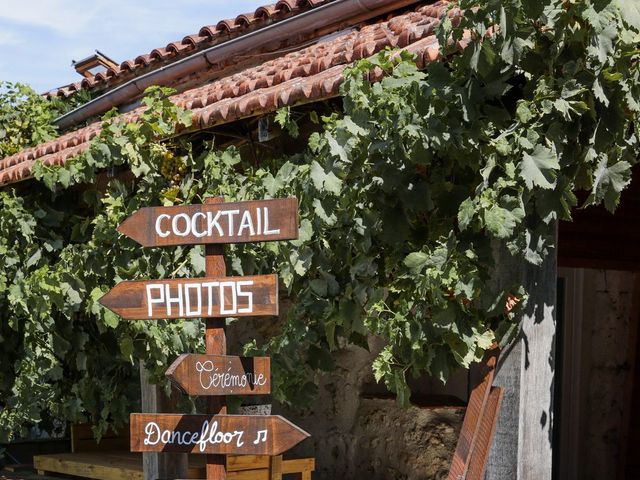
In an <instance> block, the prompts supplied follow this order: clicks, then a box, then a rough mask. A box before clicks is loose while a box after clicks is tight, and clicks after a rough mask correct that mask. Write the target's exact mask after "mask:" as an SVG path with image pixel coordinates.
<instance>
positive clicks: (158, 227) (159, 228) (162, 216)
mask: <svg viewBox="0 0 640 480" xmlns="http://www.w3.org/2000/svg"><path fill="white" fill-rule="evenodd" d="M165 218H171V216H170V215H167V214H166V213H162V214H160V215H158V218H156V233H157V234H158V236H159V237H162V238H166V237H168V236H169V234H170V233H171V232H170V231H169V230H165V231H162V226H161V225H160V224H161V223H162V220H163V219H165Z"/></svg>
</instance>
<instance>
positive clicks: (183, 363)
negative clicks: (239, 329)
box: [165, 353, 271, 395]
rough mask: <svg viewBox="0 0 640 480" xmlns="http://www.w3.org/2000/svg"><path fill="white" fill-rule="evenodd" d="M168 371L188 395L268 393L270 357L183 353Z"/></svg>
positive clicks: (269, 390)
mask: <svg viewBox="0 0 640 480" xmlns="http://www.w3.org/2000/svg"><path fill="white" fill-rule="evenodd" d="M165 375H166V376H167V377H169V379H170V380H171V381H172V382H173V383H174V384H175V385H177V386H178V387H179V388H180V389H181V390H182V391H184V392H185V393H187V394H188V395H268V394H269V393H271V362H270V359H269V357H234V356H228V355H193V354H189V353H186V354H183V355H180V356H179V357H178V358H176V360H175V362H173V364H172V365H171V366H170V367H169V369H168V370H167V371H166V373H165Z"/></svg>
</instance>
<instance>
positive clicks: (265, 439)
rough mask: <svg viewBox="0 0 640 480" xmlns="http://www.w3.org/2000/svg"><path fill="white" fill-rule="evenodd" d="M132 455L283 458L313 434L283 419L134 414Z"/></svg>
mask: <svg viewBox="0 0 640 480" xmlns="http://www.w3.org/2000/svg"><path fill="white" fill-rule="evenodd" d="M130 424H131V451H132V452H187V453H201V454H221V455H229V454H232V455H280V454H282V453H283V452H285V451H286V450H288V449H290V448H292V447H293V446H295V445H297V444H298V443H300V442H301V441H302V440H304V439H305V438H307V437H309V434H308V433H307V432H305V431H304V430H302V429H301V428H299V427H296V426H295V425H294V424H292V423H291V422H289V421H288V420H286V419H284V418H283V417H281V416H279V415H265V416H251V415H176V414H165V415H162V414H143V413H132V414H131V416H130Z"/></svg>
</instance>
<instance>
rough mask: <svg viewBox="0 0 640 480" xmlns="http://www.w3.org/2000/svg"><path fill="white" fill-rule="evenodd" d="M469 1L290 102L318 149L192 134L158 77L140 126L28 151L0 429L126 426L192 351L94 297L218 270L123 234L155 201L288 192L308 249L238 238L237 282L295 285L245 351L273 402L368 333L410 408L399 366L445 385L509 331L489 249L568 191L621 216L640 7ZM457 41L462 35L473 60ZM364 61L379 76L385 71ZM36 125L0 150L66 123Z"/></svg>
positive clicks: (1, 299) (8, 292)
mask: <svg viewBox="0 0 640 480" xmlns="http://www.w3.org/2000/svg"><path fill="white" fill-rule="evenodd" d="M458 6H459V7H460V8H461V9H463V10H464V11H465V16H464V17H463V18H462V19H461V21H460V23H459V24H456V25H453V24H452V23H451V22H450V20H448V19H445V20H444V21H443V22H442V24H441V25H440V26H439V27H438V29H437V32H436V33H437V35H438V38H439V40H440V44H441V45H442V46H443V47H442V50H441V54H442V59H441V60H440V61H437V62H433V63H430V64H427V65H426V66H425V67H424V68H422V69H418V68H417V67H416V65H415V63H414V59H413V58H412V57H411V56H410V55H408V54H406V53H399V54H398V53H395V52H383V53H381V54H380V55H377V56H376V57H374V58H371V59H368V60H364V61H360V62H358V63H357V64H356V65H355V66H353V67H352V68H351V69H350V70H349V71H348V72H347V73H346V79H345V82H344V84H343V86H342V97H343V109H342V111H341V112H337V113H333V114H327V115H325V116H322V117H321V118H319V116H318V115H317V114H315V113H314V114H310V115H308V116H307V117H305V120H303V121H302V122H300V121H298V122H295V121H294V120H292V119H293V118H297V117H296V116H295V115H292V113H293V111H292V110H289V109H286V110H282V111H281V112H279V113H278V115H277V116H276V120H277V121H279V122H280V123H281V126H282V135H290V136H292V137H296V136H299V135H300V136H302V137H303V138H304V139H305V140H306V141H307V144H308V146H307V147H306V148H304V149H302V150H301V151H300V152H299V153H298V154H296V155H284V154H279V153H275V154H274V153H271V154H267V153H265V154H264V155H263V156H262V157H261V158H260V162H259V163H258V164H256V163H255V162H253V161H252V160H250V159H246V158H243V156H242V155H241V154H240V152H239V150H238V149H237V148H234V147H230V148H226V149H218V148H217V147H216V143H215V138H212V137H211V136H207V134H206V133H202V134H200V135H199V136H198V137H197V139H196V138H195V137H187V136H185V135H182V136H180V135H178V133H179V132H180V131H183V130H184V129H185V128H188V127H189V126H190V122H191V115H190V113H189V112H188V111H183V110H181V109H179V108H177V107H176V106H175V105H173V104H172V103H171V101H170V97H169V96H168V92H167V91H166V90H164V89H159V88H154V89H151V90H150V91H148V92H147V97H146V98H145V103H146V105H147V110H146V111H145V113H144V115H143V116H142V118H141V119H140V120H139V121H138V122H136V123H128V124H125V123H121V122H119V121H118V119H117V115H116V114H115V113H113V112H112V113H110V114H108V115H107V116H106V117H105V119H104V122H103V130H102V132H101V134H100V135H99V136H98V137H97V138H96V139H94V140H93V142H92V145H91V148H90V149H89V150H88V151H87V152H85V153H83V154H81V155H79V156H78V157H75V158H73V159H70V160H69V161H67V163H66V164H65V165H64V166H63V167H46V166H44V165H42V164H36V166H35V167H34V175H35V178H36V181H35V182H33V183H31V184H30V185H29V189H28V190H27V189H20V188H16V189H15V190H12V189H4V190H3V191H1V192H0V204H1V207H2V208H1V209H0V254H1V256H0V267H1V268H0V272H1V273H0V319H1V323H0V437H9V436H11V435H14V434H16V433H19V432H20V429H22V428H25V427H28V426H29V425H31V424H34V423H41V424H46V423H47V422H48V421H50V420H51V419H53V418H64V419H69V420H71V421H77V420H86V419H90V420H92V421H94V422H96V423H97V424H98V430H99V431H100V430H103V429H104V428H106V426H107V425H108V424H116V425H118V424H122V422H123V421H126V418H127V414H128V412H129V411H131V410H132V408H131V402H132V399H133V398H136V396H137V395H136V394H135V392H134V388H135V387H136V384H137V380H138V379H137V377H136V368H135V366H136V364H137V361H138V360H139V359H142V360H143V361H145V362H146V364H147V366H148V367H149V368H150V369H151V370H152V371H153V372H154V374H155V378H156V380H158V381H160V380H161V378H162V374H163V372H164V369H165V368H166V366H167V365H168V364H169V362H170V361H171V360H172V359H173V357H174V356H175V355H177V354H178V353H183V352H185V351H190V350H191V351H193V350H197V349H198V348H201V347H202V345H201V344H200V339H201V338H202V334H201V328H202V327H201V325H200V322H192V321H179V322H123V321H119V320H118V318H117V317H115V316H114V315H113V314H111V313H109V312H108V311H105V310H104V309H103V308H101V307H100V306H99V305H98V304H97V303H96V300H97V298H99V297H100V295H102V294H103V293H104V292H106V291H107V290H108V289H109V288H111V287H112V286H113V285H114V284H115V283H116V282H118V281H120V280H123V279H135V278H165V277H175V276H189V277H193V276H198V275H202V274H203V272H204V259H203V252H202V249H201V248H181V247H177V248H171V249H141V248H140V247H139V246H138V245H136V244H134V243H133V242H132V241H129V240H127V239H126V238H123V237H121V236H119V235H118V234H117V232H116V226H117V225H118V224H119V223H120V222H121V221H123V220H124V218H126V217H127V216H129V215H131V214H132V213H133V212H134V211H135V210H137V209H138V208H141V207H143V206H150V205H173V204H179V203H196V202H202V201H203V199H204V198H206V197H208V196H213V195H220V194H222V195H224V196H225V197H226V199H227V200H229V201H231V200H246V199H256V198H269V197H283V196H289V195H295V196H297V197H298V199H299V201H300V238H299V239H298V240H296V241H294V242H282V243H278V242H276V243H266V244H260V245H237V246H233V247H230V248H229V249H228V261H229V269H230V270H231V271H232V272H233V274H237V275H250V274H255V273H269V272H277V273H278V275H279V277H280V278H281V281H282V283H283V286H284V287H285V288H286V290H287V292H288V296H289V297H290V299H291V305H292V306H291V308H290V309H289V310H288V311H287V314H286V317H285V318H283V319H282V321H281V324H280V329H279V332H278V334H277V335H275V336H273V337H272V338H270V339H268V340H265V341H263V342H252V343H250V344H247V345H245V347H244V349H245V351H246V352H247V353H250V354H253V353H262V352H264V353H267V354H269V355H271V356H272V357H273V361H274V367H273V369H274V378H273V385H274V389H275V392H274V393H275V396H276V397H277V398H278V399H279V400H280V401H283V402H288V403H291V404H294V405H301V404H304V403H305V402H306V401H308V400H309V398H310V397H311V396H312V395H313V393H314V389H315V386H314V382H313V381H312V380H313V379H314V378H317V375H318V372H319V371H322V370H328V369H330V368H331V366H332V357H331V352H332V351H334V350H336V349H340V348H343V347H345V346H346V345H358V346H361V347H363V348H368V343H367V339H368V336H369V335H378V336H380V337H382V338H383V339H384V340H385V342H386V346H385V347H384V348H383V349H382V351H380V352H379V354H378V356H377V358H376V360H375V362H374V363H373V365H372V368H373V371H374V374H375V376H376V378H377V379H378V380H380V381H384V382H385V384H386V385H387V387H388V388H389V389H390V390H391V391H393V392H395V393H396V394H397V397H398V400H399V402H400V403H401V404H404V405H406V404H408V403H409V401H410V394H411V392H410V390H409V388H408V386H407V376H408V375H420V374H423V373H425V372H427V373H429V374H431V375H433V376H436V377H438V378H440V379H442V380H443V381H444V380H446V378H447V377H448V376H449V375H450V373H451V371H452V370H453V369H455V368H459V367H468V366H469V365H470V364H471V363H472V362H474V361H476V360H478V359H479V358H481V356H482V355H483V353H484V352H485V350H486V349H487V348H489V347H490V346H491V345H492V344H493V343H494V342H498V343H501V344H504V343H505V342H508V341H509V339H510V338H512V337H513V335H514V333H515V332H516V331H517V326H518V322H517V320H518V315H519V313H520V311H521V309H522V308H524V307H525V306H526V292H525V291H524V290H523V288H522V286H521V285H517V284H515V285H510V286H508V288H505V289H502V290H498V289H496V287H495V286H494V285H493V283H492V282H491V281H490V276H491V272H492V270H493V269H494V267H495V265H494V258H493V256H492V248H493V247H494V246H495V245H496V243H500V244H503V245H504V246H506V248H508V250H509V251H510V252H511V254H512V255H514V256H518V257H521V258H522V259H523V260H524V261H527V262H530V263H533V264H539V263H540V262H541V261H542V260H543V259H544V258H545V256H546V255H548V254H549V252H550V251H551V250H552V249H553V248H554V238H553V235H554V230H553V228H552V226H553V225H554V222H555V221H556V220H558V219H569V218H570V215H571V209H572V208H573V207H575V206H576V204H577V200H576V196H575V193H574V192H575V191H576V190H577V189H584V190H586V191H588V192H589V197H588V200H587V204H597V203H604V205H605V206H606V207H607V208H608V209H609V210H612V211H613V210H614V209H615V207H616V206H617V204H618V201H619V198H620V192H621V191H622V190H623V189H624V188H625V186H626V185H627V184H628V183H629V181H630V178H631V169H632V166H633V165H635V164H636V163H637V159H638V153H639V147H638V134H639V127H638V112H639V111H640V107H639V102H640V71H639V67H638V65H639V64H638V59H639V56H640V51H639V50H638V45H639V44H640V9H639V8H638V7H637V5H636V4H635V2H622V1H614V0H612V1H587V0H576V1H572V2H568V1H564V0H562V1H561V0H544V1H541V0H508V1H501V2H496V1H493V0H482V1H480V0H474V1H471V0H461V1H460V3H459V5H458ZM464 34H470V38H471V39H472V40H471V43H470V44H469V45H468V46H467V47H466V48H465V49H464V50H463V51H459V50H457V49H456V42H455V40H456V39H461V38H463V35H464ZM452 40H454V41H452ZM374 68H378V69H381V70H382V71H383V72H384V73H385V76H384V77H383V79H382V80H381V81H380V82H378V83H373V84H372V83H370V82H369V81H368V80H367V75H366V74H367V73H368V72H369V71H370V70H371V69H374ZM0 100H1V99H0ZM13 103H15V102H13ZM6 104H7V102H6V100H5V106H4V107H3V108H5V110H6V109H7V108H8V109H9V110H10V109H11V108H9V107H6ZM9 104H10V105H11V104H12V102H9ZM14 107H15V106H14ZM20 115H24V114H20ZM18 116H19V115H18ZM11 122H13V120H11ZM303 124H304V125H303ZM305 125H307V126H308V125H311V126H312V127H313V128H311V129H309V128H302V127H303V126H305ZM299 127H300V128H299ZM310 130H314V131H313V133H311V134H309V131H310ZM44 132H45V133H44V134H38V135H31V134H28V135H25V136H24V138H25V140H24V141H21V143H20V144H19V145H17V146H11V147H6V148H9V149H5V150H3V154H4V155H7V154H9V153H10V152H11V151H13V150H15V149H16V148H22V147H23V146H24V145H26V144H27V143H34V142H35V143H37V142H38V141H41V140H42V139H43V138H45V136H43V135H49V136H50V135H52V134H53V132H52V131H51V130H47V129H45V130H44ZM167 139H170V140H167ZM265 152H266V151H265ZM127 172H128V173H127ZM507 301H509V302H510V305H511V306H512V307H514V308H513V309H512V310H510V311H508V312H507V311H505V304H506V302H507ZM310 379H311V380H310ZM98 433H99V432H98Z"/></svg>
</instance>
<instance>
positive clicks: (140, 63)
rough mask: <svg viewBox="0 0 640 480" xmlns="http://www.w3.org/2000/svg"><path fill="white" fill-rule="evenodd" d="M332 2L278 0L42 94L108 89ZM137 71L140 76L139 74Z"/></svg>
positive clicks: (51, 94)
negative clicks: (90, 77) (96, 75)
mask: <svg viewBox="0 0 640 480" xmlns="http://www.w3.org/2000/svg"><path fill="white" fill-rule="evenodd" d="M331 1H334V0H280V1H279V2H278V3H276V4H274V5H265V6H262V7H258V8H257V9H256V10H255V11H254V12H249V13H243V14H241V15H238V16H237V17H235V18H231V19H227V20H222V21H220V22H218V24H217V25H216V26H213V25H205V26H203V27H202V28H201V29H200V31H199V32H198V33H196V34H193V35H187V36H186V37H184V38H183V39H182V40H181V41H176V42H171V43H169V44H168V45H167V46H166V47H164V49H161V48H156V49H154V50H152V51H151V52H149V53H148V54H144V55H140V56H138V57H136V58H135V60H125V61H124V62H122V63H121V64H120V65H119V67H120V68H119V69H118V70H117V71H115V72H114V73H113V74H112V75H108V76H107V78H102V79H100V80H99V81H96V82H93V83H90V82H83V84H82V85H80V83H79V82H78V83H77V84H76V85H77V87H76V88H75V89H71V88H70V87H71V86H70V85H65V86H62V87H59V88H56V89H53V90H51V91H49V92H46V93H44V94H43V95H44V96H45V97H47V98H52V97H68V96H70V95H72V94H73V93H74V92H75V91H77V90H78V89H80V88H86V89H93V88H109V87H111V86H116V85H119V84H120V83H122V82H124V81H126V80H129V79H131V78H133V77H134V76H135V75H138V74H140V73H142V71H145V72H146V71H148V69H153V68H159V67H161V66H162V65H166V64H167V63H170V62H173V61H176V60H179V59H180V58H183V55H185V54H189V53H193V52H194V51H197V50H201V49H205V48H207V47H210V46H212V45H213V44H215V43H217V42H219V41H220V40H223V39H225V36H228V35H229V34H230V33H233V34H234V35H242V34H243V33H245V32H246V31H249V30H254V29H256V28H260V27H262V26H265V25H267V24H270V23H273V22H274V21H278V20H281V19H283V18H287V17H289V16H291V15H294V14H297V13H299V12H302V11H305V10H308V9H310V8H315V7H318V6H320V5H322V4H325V3H329V2H331ZM138 72H139V73H138Z"/></svg>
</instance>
